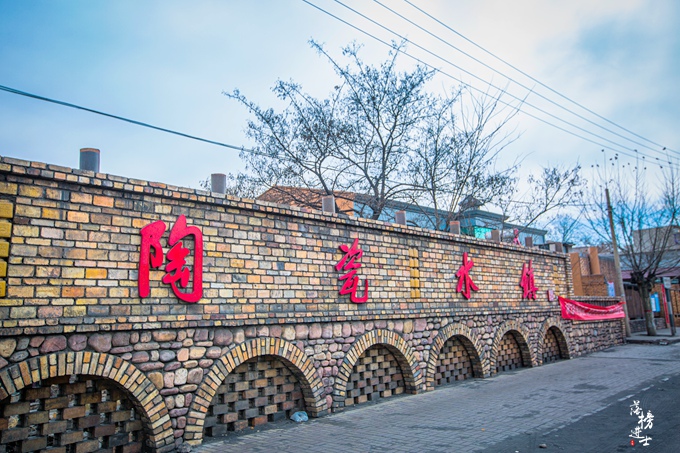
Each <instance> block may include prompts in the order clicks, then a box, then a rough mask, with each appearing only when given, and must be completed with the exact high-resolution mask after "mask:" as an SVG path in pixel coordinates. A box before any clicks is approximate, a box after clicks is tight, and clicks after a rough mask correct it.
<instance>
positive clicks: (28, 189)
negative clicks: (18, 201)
mask: <svg viewBox="0 0 680 453" xmlns="http://www.w3.org/2000/svg"><path fill="white" fill-rule="evenodd" d="M19 195H22V196H24V197H31V198H41V197H42V196H43V190H42V188H40V187H35V186H21V187H19Z"/></svg>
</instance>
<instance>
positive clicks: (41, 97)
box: [0, 85, 264, 154]
mask: <svg viewBox="0 0 680 453" xmlns="http://www.w3.org/2000/svg"><path fill="white" fill-rule="evenodd" d="M0 90H2V91H6V92H8V93H13V94H18V95H20V96H26V97H29V98H33V99H37V100H40V101H45V102H51V103H52V104H57V105H61V106H64V107H70V108H73V109H77V110H83V111H85V112H90V113H95V114H97V115H102V116H106V117H108V118H113V119H116V120H120V121H125V122H126V123H131V124H135V125H137V126H143V127H148V128H150V129H155V130H157V131H161V132H167V133H168V134H174V135H179V136H180V137H184V138H189V139H191V140H197V141H199V142H204V143H210V144H211V145H217V146H222V147H224V148H229V149H235V150H238V151H245V152H249V153H253V154H264V153H260V152H258V151H255V150H252V149H246V148H244V147H242V146H234V145H229V144H227V143H222V142H217V141H215V140H208V139H206V138H201V137H197V136H195V135H189V134H185V133H183V132H178V131H174V130H172V129H166V128H164V127H159V126H154V125H152V124H149V123H144V122H142V121H137V120H132V119H130V118H125V117H123V116H118V115H113V114H111V113H106V112H102V111H100V110H94V109H91V108H88V107H83V106H81V105H76V104H71V103H70V102H64V101H59V100H56V99H51V98H48V97H44V96H39V95H37V94H33V93H28V92H26V91H21V90H17V89H15V88H10V87H6V86H4V85H0Z"/></svg>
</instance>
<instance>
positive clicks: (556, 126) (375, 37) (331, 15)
mask: <svg viewBox="0 0 680 453" xmlns="http://www.w3.org/2000/svg"><path fill="white" fill-rule="evenodd" d="M302 1H303V2H304V3H306V4H308V5H309V6H311V7H313V8H315V9H317V10H319V11H321V12H323V13H324V14H326V15H328V16H330V17H332V18H334V19H336V20H337V21H339V22H342V23H344V24H345V25H347V26H349V27H351V28H353V29H355V30H356V31H358V32H360V33H362V34H364V35H366V36H368V37H370V38H372V39H374V40H376V41H378V42H380V43H382V44H384V45H385V46H387V47H389V48H391V49H394V50H396V51H398V52H400V53H401V54H403V55H406V56H407V57H409V58H411V59H413V60H414V61H416V62H418V63H420V64H422V65H424V66H427V67H429V68H431V69H432V70H434V71H436V72H438V73H440V74H442V75H444V76H446V77H448V78H450V79H452V80H455V81H456V82H458V83H461V84H463V85H467V84H466V83H465V82H463V81H462V80H461V79H459V78H457V77H455V76H453V75H451V74H449V73H447V72H445V71H443V70H442V69H439V68H435V67H434V66H432V65H431V64H429V63H427V62H425V61H423V60H422V59H420V58H418V57H416V56H414V55H412V54H410V53H408V52H406V51H404V50H403V49H395V46H394V45H392V44H390V43H388V42H387V41H385V40H383V39H381V38H379V37H377V36H375V35H374V34H372V33H370V32H368V31H366V30H364V29H362V28H360V27H358V26H356V25H354V24H352V23H350V22H348V21H346V20H344V19H342V18H340V17H339V16H337V15H335V14H333V13H331V12H329V11H327V10H325V9H323V8H321V7H320V6H318V5H315V4H313V3H311V2H310V1H308V0H302ZM335 1H336V2H338V0H335ZM338 3H340V2H338ZM343 6H345V5H343ZM345 7H347V6H345ZM347 8H348V9H351V8H349V7H347ZM359 15H361V14H360V13H359ZM362 16H363V15H362ZM364 17H365V16H364ZM367 20H369V21H371V22H374V23H375V21H373V20H372V19H370V18H367ZM377 25H379V26H380V27H382V28H385V29H387V28H386V27H384V26H382V25H380V24H377ZM387 30H388V31H390V33H393V34H394V35H396V36H399V37H401V35H399V34H398V33H395V32H393V31H391V30H389V29H387ZM402 38H403V37H402ZM403 39H405V38H403ZM407 41H408V40H407ZM409 42H412V41H409ZM413 44H414V45H416V46H418V45H417V44H415V43H413ZM418 47H421V46H418ZM421 48H422V47H421ZM424 50H425V51H426V52H428V53H432V52H430V51H428V50H427V49H424ZM437 57H438V56H437ZM438 58H440V59H442V60H443V61H446V62H448V61H447V60H446V59H444V58H442V57H438ZM448 63H449V64H451V65H452V66H454V67H457V66H456V65H455V64H453V63H451V62H448ZM459 69H461V68H459ZM461 70H462V71H464V70H463V69H461ZM465 72H467V71H465ZM472 76H473V77H476V78H478V77H477V76H474V75H472ZM484 82H485V83H487V82H486V81H484ZM489 85H490V86H493V85H491V84H489ZM467 86H469V87H470V88H471V89H473V90H475V91H477V92H479V93H481V94H482V95H487V93H486V92H484V91H483V90H481V89H479V88H477V87H475V86H472V85H467ZM495 88H496V89H499V88H497V87H495ZM499 90H500V89H499ZM501 91H502V90H501ZM509 96H511V97H513V98H515V99H517V100H519V101H522V100H521V99H519V98H517V97H516V96H513V95H509ZM496 100H497V101H498V102H500V103H501V104H504V105H506V106H508V107H512V108H517V109H518V110H520V111H521V112H522V113H524V114H525V115H527V116H529V117H531V118H534V119H536V120H538V121H540V122H542V123H545V124H547V125H549V126H552V127H554V128H556V129H558V130H561V131H563V132H565V133H567V134H570V135H572V136H574V137H577V138H580V139H581V140H585V141H587V142H590V143H593V144H595V145H597V146H598V147H600V148H602V147H604V148H608V149H612V150H614V151H617V152H619V153H620V154H622V155H624V156H628V157H631V158H635V157H636V156H634V155H632V154H629V153H626V152H624V151H621V150H620V149H618V150H617V149H614V148H612V147H611V146H608V145H604V144H602V143H600V142H596V141H594V140H591V139H589V138H587V137H584V136H582V135H579V134H577V133H575V132H573V131H570V130H568V129H565V128H563V127H561V126H558V125H556V124H554V123H551V122H549V121H547V120H545V119H543V118H540V117H538V116H536V115H533V114H531V113H529V112H527V111H525V110H521V109H519V108H518V107H514V106H512V105H511V104H509V103H508V102H505V101H503V100H502V99H501V98H500V96H499V97H498V98H496ZM527 105H530V104H527ZM530 106H531V107H533V108H536V109H537V110H539V111H542V110H540V109H538V108H537V107H534V106H533V105H530ZM544 113H545V112H544ZM548 115H550V116H553V117H554V115H551V114H548ZM555 118H557V117H555ZM557 119H559V120H560V121H562V122H565V123H567V124H570V125H572V126H573V127H576V128H577V129H581V130H584V129H583V128H580V127H579V126H575V125H573V124H571V123H569V122H568V121H565V120H562V119H561V118H557ZM584 132H586V133H588V134H590V135H594V136H596V137H598V138H602V137H600V136H599V135H597V134H594V133H592V132H589V131H586V130H584ZM602 139H603V140H605V141H607V142H609V143H612V144H614V145H616V146H619V147H620V148H623V149H625V150H628V151H632V152H635V153H638V152H639V151H638V150H636V149H633V148H629V147H627V146H625V145H621V144H618V143H616V142H612V141H611V140H608V139H606V138H602ZM649 157H651V156H649ZM669 165H673V164H672V163H671V162H669Z"/></svg>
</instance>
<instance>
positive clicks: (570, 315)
mask: <svg viewBox="0 0 680 453" xmlns="http://www.w3.org/2000/svg"><path fill="white" fill-rule="evenodd" d="M558 300H559V301H560V308H561V309H562V317H563V318H564V319H573V320H575V321H599V320H602V319H619V318H623V317H624V316H626V315H625V313H624V311H623V302H619V303H618V304H615V305H609V306H607V307H600V306H599V305H591V304H586V303H584V302H577V301H575V300H569V299H565V298H564V297H559V298H558Z"/></svg>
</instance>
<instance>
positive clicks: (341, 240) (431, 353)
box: [0, 158, 623, 451]
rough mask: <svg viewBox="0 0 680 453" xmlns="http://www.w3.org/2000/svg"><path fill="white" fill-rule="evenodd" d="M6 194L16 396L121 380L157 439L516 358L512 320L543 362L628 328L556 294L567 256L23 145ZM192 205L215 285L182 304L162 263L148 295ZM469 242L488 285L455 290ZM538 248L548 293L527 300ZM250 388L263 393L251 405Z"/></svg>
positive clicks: (1, 346) (10, 381) (1, 186)
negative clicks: (225, 190)
mask: <svg viewBox="0 0 680 453" xmlns="http://www.w3.org/2000/svg"><path fill="white" fill-rule="evenodd" d="M2 203H4V205H5V206H9V207H10V208H11V210H10V211H7V210H5V211H3V212H9V213H10V214H9V215H5V220H0V222H6V223H8V224H10V228H9V229H8V232H7V234H6V236H9V237H7V238H6V239H7V242H8V245H9V252H8V258H7V270H6V275H7V277H6V280H5V281H6V296H5V297H2V298H0V321H1V322H2V324H1V327H0V383H2V386H0V400H5V399H6V398H9V397H10V396H11V395H18V394H20V392H21V391H22V389H24V388H26V387H30V386H33V385H34V383H37V382H40V381H42V380H46V379H53V378H57V377H62V376H71V375H78V374H81V373H82V374H87V375H90V376H96V377H99V378H102V379H107V380H108V381H110V382H111V384H112V385H115V386H117V388H120V389H121V391H122V392H123V393H124V395H125V396H126V398H128V399H129V400H130V401H131V404H133V405H134V406H135V408H136V410H137V413H138V414H139V417H140V419H141V420H142V424H143V425H144V433H145V434H144V440H143V442H144V443H145V444H146V445H147V446H148V448H150V449H154V450H157V451H169V450H171V449H173V448H174V447H175V446H176V445H179V444H180V443H182V442H185V441H186V442H190V443H193V444H196V443H200V442H201V440H202V439H203V437H204V435H211V434H213V433H224V432H225V431H229V430H231V429H240V428H242V427H243V426H246V425H247V424H251V425H252V424H259V423H263V422H265V421H267V420H273V419H276V418H277V417H279V416H280V415H276V414H281V413H282V411H283V412H285V411H290V410H292V409H294V408H295V409H297V408H299V407H300V406H304V408H305V410H306V411H307V412H308V413H310V414H311V415H312V416H318V415H323V414H325V413H327V412H328V411H329V410H341V409H342V408H343V407H344V406H345V402H347V403H352V404H357V403H360V402H362V401H363V400H364V399H366V400H368V399H370V398H377V397H385V396H389V395H391V394H395V393H401V392H405V393H415V392H418V391H422V390H424V389H432V388H434V386H435V385H437V383H441V382H442V378H441V376H440V377H435V375H436V374H437V373H439V374H440V375H441V373H442V370H444V373H446V372H447V371H446V370H447V367H448V368H451V369H454V368H456V365H455V363H454V365H451V363H452V361H454V360H453V356H452V355H451V354H452V353H451V352H450V351H451V343H449V346H445V344H446V342H447V341H449V340H450V339H454V338H455V339H456V340H457V341H458V343H456V348H458V349H460V348H461V347H464V348H465V352H466V353H467V355H464V354H462V353H461V352H457V353H455V355H456V356H460V357H468V358H467V359H465V360H467V361H468V362H469V363H466V364H464V365H462V366H464V367H465V368H466V369H469V370H471V372H469V373H468V372H465V373H459V374H456V375H460V376H462V377H468V376H469V377H472V376H474V377H484V376H490V375H493V374H495V373H496V372H500V371H502V368H503V367H502V366H501V365H499V363H500V361H501V360H503V361H507V357H505V355H507V354H505V353H504V352H503V351H507V350H508V348H507V347H504V346H502V345H505V344H506V343H507V336H506V334H508V333H509V332H510V333H511V335H512V338H513V340H514V341H515V343H516V349H517V351H519V352H517V351H515V353H514V355H513V357H514V358H513V360H517V357H519V358H520V359H521V362H517V363H521V364H523V365H524V366H536V365H540V364H541V363H542V361H543V357H544V354H543V352H544V347H545V348H548V349H549V350H550V353H549V354H547V355H546V357H550V359H551V360H553V359H555V358H556V357H558V356H561V357H562V358H569V357H574V356H576V355H579V354H582V353H585V352H590V351H592V350H597V349H601V348H604V347H607V346H609V345H611V344H616V343H621V342H622V341H623V336H622V331H621V328H620V327H621V326H620V324H621V323H620V322H611V321H610V322H599V323H598V322H594V323H571V322H569V321H565V320H562V319H560V318H559V305H558V304H557V302H556V301H552V302H551V301H549V300H548V296H547V293H548V290H552V291H554V292H555V293H556V294H559V295H565V296H569V295H570V294H571V290H570V289H571V286H572V283H571V275H570V267H569V262H568V259H567V257H566V256H565V255H563V254H557V253H551V252H546V251H542V250H538V249H534V248H530V249H527V248H524V247H520V246H514V245H509V244H494V243H492V242H487V241H482V240H477V239H474V238H468V237H465V236H459V235H451V234H447V233H438V232H433V231H429V230H423V229H419V228H412V227H405V226H400V225H396V224H387V223H383V222H377V221H370V220H360V221H359V220H355V219H342V218H340V217H338V216H333V215H325V214H322V213H320V212H316V211H309V210H304V209H296V208H284V207H282V206H279V205H275V204H272V203H268V202H253V201H249V200H241V199H235V198H231V197H225V196H219V195H216V194H210V193H207V192H204V191H196V190H191V189H184V188H177V187H171V186H167V185H164V184H160V183H150V182H145V181H138V180H133V179H128V178H122V177H117V176H112V175H106V174H93V173H91V172H84V171H78V170H71V169H67V168H63V167H57V166H53V165H46V164H41V163H36V162H25V161H19V160H16V159H11V158H2V159H0V204H2ZM180 216H185V217H186V219H187V225H188V226H189V227H198V228H199V229H200V231H201V232H202V235H203V241H202V244H203V248H204V253H203V255H202V256H203V266H202V270H203V282H204V285H203V286H204V291H203V297H202V298H201V299H200V300H199V301H198V302H197V303H186V302H183V301H181V300H180V299H179V298H178V297H177V296H176V295H175V294H174V293H173V290H172V289H171V287H170V286H169V285H168V284H165V283H163V282H162V280H163V278H164V276H165V275H166V272H164V271H163V270H162V269H161V270H158V269H156V270H152V271H151V272H150V273H149V285H150V295H149V297H145V298H140V295H139V291H138V268H139V262H140V242H141V235H140V230H141V229H142V228H144V227H145V226H147V225H149V224H151V223H152V222H154V221H157V220H162V221H164V222H165V224H166V225H167V229H168V231H166V232H165V234H164V235H163V237H162V238H160V244H161V245H162V246H163V249H164V252H165V253H167V252H168V241H169V237H168V235H169V230H170V229H171V228H172V227H173V225H175V224H176V223H177V221H178V219H179V218H180ZM0 217H1V216H0ZM1 232H2V228H0V233H1ZM0 236H1V234H0ZM355 238H358V240H359V242H358V246H359V247H360V248H361V249H362V250H363V256H362V258H361V260H360V263H361V264H362V267H361V268H360V269H358V274H357V275H358V277H359V279H360V280H359V282H360V283H359V286H360V287H362V285H363V282H364V281H365V280H368V282H369V300H368V302H367V303H365V304H354V303H352V302H351V301H350V300H349V295H340V294H339V293H338V291H339V289H340V288H341V287H342V282H340V281H339V280H338V278H339V277H340V276H341V275H342V273H340V272H337V271H336V269H335V265H336V264H337V263H338V261H339V260H340V259H341V258H342V257H343V253H342V252H341V251H340V250H339V248H338V247H339V246H340V245H347V246H351V245H352V242H353V240H354V239H355ZM193 245H194V246H195V245H196V244H193ZM190 248H191V247H190ZM2 249H3V247H2V241H1V240H0V257H1V255H2ZM193 249H194V250H195V248H193ZM465 252H467V253H468V256H469V259H472V260H473V261H474V267H473V268H472V271H471V273H470V275H471V277H472V278H473V280H474V283H475V284H476V285H477V286H478V287H479V291H473V292H472V294H471V297H470V299H469V300H468V299H466V298H464V297H463V296H462V295H461V294H460V293H457V292H456V286H457V283H458V279H457V278H456V272H457V271H458V270H459V268H460V267H461V265H462V264H463V253H465ZM530 260H531V262H532V267H533V269H534V274H535V282H536V286H537V288H538V289H539V290H538V292H537V297H536V299H535V300H523V299H522V288H520V286H519V283H520V280H521V274H522V268H523V266H524V265H525V264H527V263H528V262H529V261H530ZM166 262H167V260H166ZM188 262H189V265H191V264H193V262H194V261H193V258H192V257H191V256H190V257H189V261H188ZM1 267H2V266H1V263H0V273H1V271H2V269H1ZM0 278H2V277H0ZM359 293H361V294H362V293H363V290H361V291H359ZM549 333H550V335H549ZM503 338H506V340H505V341H504V340H503ZM556 342H557V344H558V347H557V350H556V347H555V343H556ZM546 345H547V346H546ZM513 347H514V346H513ZM442 350H443V351H444V353H442V354H440V352H441V351H442ZM504 354H505V355H504ZM440 355H441V357H440ZM515 356H517V357H515ZM501 357H503V358H501ZM454 362H455V361H454ZM361 367H365V368H367V369H368V368H370V370H369V371H370V372H369V373H366V372H365V371H361V370H363V368H361ZM458 368H460V367H458ZM436 370H439V372H437V371H436ZM253 373H254V374H253ZM258 373H259V374H258ZM255 374H257V376H256V375H255ZM234 376H240V378H238V379H240V380H238V382H232V381H233V380H234V379H236V378H235V377H234ZM284 378H285V379H284ZM282 379H284V380H286V382H285V383H279V381H281V380H282ZM454 380H456V379H454ZM393 381H394V383H393ZM444 381H446V380H444ZM237 383H238V387H239V388H240V387H243V388H244V389H243V390H238V392H250V393H248V394H247V395H246V393H243V394H240V393H239V396H238V398H239V399H238V401H236V400H233V399H234V398H236V397H235V396H233V392H234V391H236V390H235V389H236V386H235V385H236V384H237ZM230 385H234V387H233V388H231V387H229V386H230ZM246 386H247V387H248V389H246V388H245V387H246ZM367 386H368V387H369V388H368V390H363V391H362V390H360V389H362V388H365V387H367ZM254 389H255V390H257V389H263V390H261V392H267V393H268V394H267V395H259V394H258V395H257V396H256V395H255V392H253V391H252V390H254ZM297 389H299V390H297ZM258 392H260V390H258ZM251 393H252V395H251ZM369 395H370V396H369ZM264 396H266V398H264ZM13 397H16V396H13ZM348 398H351V400H350V399H348ZM242 401H245V402H242ZM287 401H289V402H290V403H286V402H287ZM236 403H238V404H236ZM284 403H286V404H284ZM0 404H2V403H0ZM230 404H231V406H230ZM218 406H219V407H218ZM246 406H247V407H246ZM284 406H285V408H284ZM289 406H290V407H289ZM36 410H37V409H36ZM287 415H288V414H287ZM0 416H2V414H0ZM1 423H2V419H1V418H0V424H1ZM220 423H222V424H223V425H226V428H225V427H224V426H219V424H220ZM244 423H245V424H244ZM121 429H124V428H121ZM114 434H115V433H114ZM118 434H120V433H118ZM75 436H78V434H76V435H75ZM28 440H32V439H28ZM28 440H26V442H28ZM32 441H33V442H34V443H36V444H37V443H40V442H42V441H39V442H36V441H34V440H32ZM12 442H15V443H16V442H22V440H14V441H12ZM103 442H105V441H104V440H101V439H100V443H103ZM130 442H132V443H135V442H136V443H140V442H142V441H140V440H131V441H130ZM0 443H1V441H0ZM9 443H11V442H9V441H8V445H9ZM88 445H89V444H88ZM17 448H24V449H26V448H28V447H26V446H24V445H23V444H22V445H19V446H17ZM102 448H103V447H102Z"/></svg>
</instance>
